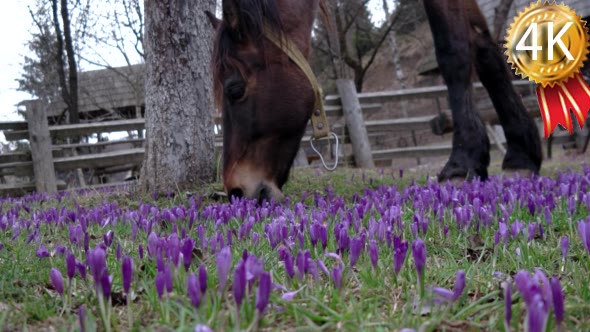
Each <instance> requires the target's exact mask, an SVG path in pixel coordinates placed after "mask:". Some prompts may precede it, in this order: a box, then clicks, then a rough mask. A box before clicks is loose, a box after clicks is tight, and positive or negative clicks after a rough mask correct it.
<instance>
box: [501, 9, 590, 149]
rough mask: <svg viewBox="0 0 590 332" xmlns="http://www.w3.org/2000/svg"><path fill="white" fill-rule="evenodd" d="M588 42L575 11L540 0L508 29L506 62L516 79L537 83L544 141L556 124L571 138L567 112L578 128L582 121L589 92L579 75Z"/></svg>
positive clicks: (586, 108)
mask: <svg viewBox="0 0 590 332" xmlns="http://www.w3.org/2000/svg"><path fill="white" fill-rule="evenodd" d="M589 40H590V38H589V35H588V28H587V27H586V22H585V21H583V20H582V17H581V16H578V15H577V14H576V12H575V11H574V10H572V9H571V8H570V7H568V6H566V5H564V4H556V3H555V2H553V3H549V2H548V1H545V2H544V3H541V0H539V1H538V2H537V3H533V4H531V5H530V6H529V7H527V8H525V10H524V11H522V12H520V13H519V14H518V15H517V16H516V17H515V19H514V22H513V23H512V24H511V25H510V28H509V29H508V35H507V38H506V41H507V43H506V55H507V56H508V62H509V63H510V64H512V69H514V70H515V73H516V74H517V75H520V76H521V77H522V78H523V79H526V78H528V79H529V80H530V81H533V82H535V83H537V84H539V86H538V87H537V97H538V101H539V106H540V108H541V116H542V117H543V120H544V122H545V137H546V138H547V137H548V136H549V135H550V134H551V132H553V130H554V129H555V127H556V126H557V124H561V125H562V126H564V127H565V128H566V129H567V130H568V131H569V132H570V133H573V126H572V121H571V116H570V114H569V110H570V109H571V110H573V111H574V114H575V116H576V118H577V119H578V123H579V125H580V127H582V126H583V124H584V122H585V121H586V117H587V115H588V111H589V110H590V87H589V86H588V85H587V83H586V82H585V81H584V79H583V77H582V76H581V74H580V70H581V68H582V67H583V66H584V61H586V59H587V58H588V53H589V51H588V46H590V42H589ZM552 116H553V119H555V120H556V121H552Z"/></svg>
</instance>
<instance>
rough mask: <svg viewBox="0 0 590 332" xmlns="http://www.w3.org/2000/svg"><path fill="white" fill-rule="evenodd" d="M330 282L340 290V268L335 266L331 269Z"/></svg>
mask: <svg viewBox="0 0 590 332" xmlns="http://www.w3.org/2000/svg"><path fill="white" fill-rule="evenodd" d="M332 280H333V281H334V286H336V288H338V290H339V291H341V290H342V268H341V267H340V266H339V265H337V266H335V267H334V268H333V269H332Z"/></svg>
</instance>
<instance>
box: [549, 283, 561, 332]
mask: <svg viewBox="0 0 590 332" xmlns="http://www.w3.org/2000/svg"><path fill="white" fill-rule="evenodd" d="M551 294H552V295H553V311H554V313H555V321H556V322H557V330H558V331H559V330H560V329H561V324H562V322H563V315H564V308H563V292H562V290H561V283H560V281H559V278H558V277H557V276H553V278H551Z"/></svg>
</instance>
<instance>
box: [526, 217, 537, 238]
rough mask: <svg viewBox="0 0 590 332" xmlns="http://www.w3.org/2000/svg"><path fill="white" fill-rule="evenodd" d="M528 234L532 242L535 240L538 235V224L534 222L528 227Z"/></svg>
mask: <svg viewBox="0 0 590 332" xmlns="http://www.w3.org/2000/svg"><path fill="white" fill-rule="evenodd" d="M528 233H529V234H528V235H529V236H528V240H529V242H531V241H532V240H534V239H535V235H537V223H534V222H532V223H530V224H529V225H528Z"/></svg>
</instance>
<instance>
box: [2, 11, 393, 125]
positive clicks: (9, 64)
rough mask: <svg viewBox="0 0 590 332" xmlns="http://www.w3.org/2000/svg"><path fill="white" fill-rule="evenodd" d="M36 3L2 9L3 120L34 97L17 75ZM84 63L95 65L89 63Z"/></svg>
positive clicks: (379, 16) (380, 15) (379, 14)
mask: <svg viewBox="0 0 590 332" xmlns="http://www.w3.org/2000/svg"><path fill="white" fill-rule="evenodd" d="M388 2H390V3H392V2H393V1H392V0H388ZM33 3H34V0H4V1H3V4H2V10H0V45H1V46H0V121H18V120H22V118H21V117H20V116H18V115H17V114H16V104H18V103H19V102H20V101H22V100H26V99H31V98H32V97H31V96H30V95H29V94H28V93H26V92H21V91H17V88H18V83H17V82H16V79H17V78H18V77H19V76H20V72H21V67H22V63H23V59H24V56H25V55H27V54H28V53H29V51H28V50H27V48H26V47H25V43H26V41H27V40H28V39H29V38H30V31H31V29H32V28H33V25H32V24H33V22H32V20H31V17H30V15H29V12H28V9H27V6H29V5H33ZM369 6H370V7H371V9H372V11H373V15H374V17H373V19H374V20H376V21H379V20H382V19H383V13H382V12H381V8H382V0H370V2H369ZM117 60H118V61H121V62H120V63H117V62H113V63H112V65H114V66H116V65H124V62H122V59H118V58H115V61H117ZM84 67H85V69H87V70H88V69H94V68H91V67H90V66H87V65H86V66H84Z"/></svg>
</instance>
